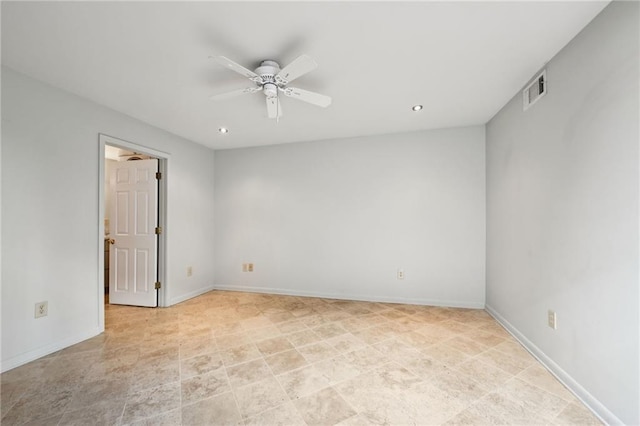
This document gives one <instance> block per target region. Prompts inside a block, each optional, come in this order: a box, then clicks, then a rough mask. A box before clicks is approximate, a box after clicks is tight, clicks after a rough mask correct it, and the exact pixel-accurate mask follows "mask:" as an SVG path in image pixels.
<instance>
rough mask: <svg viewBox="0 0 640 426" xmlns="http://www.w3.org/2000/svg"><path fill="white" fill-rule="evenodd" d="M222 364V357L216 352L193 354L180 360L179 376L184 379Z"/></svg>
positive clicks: (212, 369)
mask: <svg viewBox="0 0 640 426" xmlns="http://www.w3.org/2000/svg"><path fill="white" fill-rule="evenodd" d="M222 365H223V364H222V358H221V357H220V354H217V353H213V354H207V355H198V356H194V357H193V358H188V359H184V360H182V361H181V362H180V377H181V378H182V379H183V380H184V379H186V378H189V377H193V376H198V375H200V374H205V373H208V372H210V371H214V370H217V369H218V368H220V367H222Z"/></svg>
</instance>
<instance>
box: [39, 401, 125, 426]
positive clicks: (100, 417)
mask: <svg viewBox="0 0 640 426" xmlns="http://www.w3.org/2000/svg"><path fill="white" fill-rule="evenodd" d="M124 406H125V400H124V399H113V400H112V399H105V400H104V401H101V402H99V403H94V404H92V405H90V406H87V407H75V408H73V409H71V408H70V409H68V410H67V411H66V412H65V413H64V415H63V416H62V418H61V419H60V420H59V422H60V424H61V425H65V426H71V425H77V426H85V425H88V424H105V425H109V424H117V423H118V420H119V419H120V417H121V416H122V411H123V409H124ZM43 424H47V423H46V422H45V423H43ZM49 424H50V423H49Z"/></svg>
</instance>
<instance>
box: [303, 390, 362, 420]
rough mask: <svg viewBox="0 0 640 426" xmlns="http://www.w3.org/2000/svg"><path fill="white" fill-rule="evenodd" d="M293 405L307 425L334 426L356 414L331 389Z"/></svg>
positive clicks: (304, 398)
mask: <svg viewBox="0 0 640 426" xmlns="http://www.w3.org/2000/svg"><path fill="white" fill-rule="evenodd" d="M294 405H295V406H296V408H297V409H298V411H299V412H300V414H301V415H302V418H303V419H304V421H305V422H306V423H307V424H308V425H334V424H336V423H339V422H341V421H343V420H346V419H348V418H349V417H353V416H355V415H356V414H358V413H356V411H355V410H354V409H353V408H351V406H350V405H349V404H348V403H347V402H346V401H345V400H344V399H342V397H341V396H340V395H339V394H338V393H337V392H336V391H335V390H334V389H332V388H327V389H323V390H321V391H319V392H317V393H315V394H312V395H309V396H306V397H303V398H300V399H299V400H297V401H294Z"/></svg>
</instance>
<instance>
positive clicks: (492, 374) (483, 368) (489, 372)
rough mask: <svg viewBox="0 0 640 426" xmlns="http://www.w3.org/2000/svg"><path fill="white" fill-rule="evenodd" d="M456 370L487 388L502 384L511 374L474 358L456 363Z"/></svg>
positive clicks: (490, 388) (491, 388) (492, 388)
mask: <svg viewBox="0 0 640 426" xmlns="http://www.w3.org/2000/svg"><path fill="white" fill-rule="evenodd" d="M455 370H456V371H459V372H461V373H464V374H466V375H467V376H469V377H471V378H472V379H473V380H475V381H476V382H478V383H480V384H481V385H483V386H484V387H485V388H487V389H489V390H494V389H495V388H497V387H499V386H502V385H503V384H504V383H506V382H507V380H509V379H511V378H512V377H513V376H512V375H511V374H509V373H507V372H505V371H503V370H501V369H499V368H496V367H492V366H490V365H488V364H486V363H484V362H482V361H480V360H478V359H476V358H472V359H470V360H468V361H465V362H463V363H462V364H458V365H457V366H456V367H455Z"/></svg>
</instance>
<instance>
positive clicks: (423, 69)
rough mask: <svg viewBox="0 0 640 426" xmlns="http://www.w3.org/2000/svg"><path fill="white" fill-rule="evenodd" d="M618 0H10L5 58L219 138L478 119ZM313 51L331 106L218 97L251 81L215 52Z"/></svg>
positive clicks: (244, 139)
mask: <svg viewBox="0 0 640 426" xmlns="http://www.w3.org/2000/svg"><path fill="white" fill-rule="evenodd" d="M606 4H607V2H599V1H597V2H596V1H588V2H576V1H571V2H481V1H476V2H391V1H390V2H256V3H251V2H6V1H4V2H2V63H3V65H6V66H8V67H10V68H13V69H14V70H16V71H19V72H22V73H24V74H26V75H29V76H31V77H34V78H36V79H39V80H42V81H45V82H47V83H49V84H52V85H54V86H57V87H60V88H62V89H65V90H68V91H70V92H73V93H76V94H78V95H80V96H83V97H85V98H88V99H91V100H93V101H95V102H97V103H100V104H103V105H106V106H108V107H111V108H113V109H115V110H118V111H121V112H123V113H125V114H128V115H130V116H132V117H136V118H138V119H140V120H142V121H144V122H147V123H149V124H152V125H154V126H157V127H160V128H162V129H165V130H168V131H170V132H172V133H175V134H177V135H180V136H182V137H185V138H187V139H190V140H192V141H195V142H198V143H201V144H203V145H205V146H208V147H212V148H216V149H220V148H234V147H246V146H258V145H267V144H274V143H284V142H296V141H308V140H318V139H328V138H342V137H351V136H361V135H370V134H383V133H395V132H405V131H413V130H420V129H432V128H443V127H454V126H467V125H477V124H484V123H486V122H487V121H488V120H489V119H490V118H491V117H492V116H493V115H494V114H495V113H496V112H498V110H499V109H500V108H502V106H504V104H505V103H506V102H507V101H508V100H509V99H510V98H511V97H512V96H513V95H514V94H515V93H516V92H517V91H518V90H520V89H521V88H522V87H523V86H524V84H525V83H527V81H528V80H529V79H530V78H532V77H533V75H534V73H535V72H536V71H537V70H539V69H540V68H541V67H542V66H543V65H544V64H545V63H546V62H547V61H548V60H549V59H551V58H552V57H553V56H554V55H555V54H556V53H557V52H558V51H559V50H560V49H561V48H562V47H563V46H565V45H566V44H567V43H568V42H569V41H570V40H571V39H572V38H573V37H574V36H575V35H576V34H577V33H578V32H579V31H580V30H581V29H582V28H584V26H585V25H586V24H587V23H588V22H589V21H590V20H591V19H593V18H594V17H595V15H597V14H598V13H599V12H600V11H601V10H602V9H603V8H604V7H605V6H606ZM302 53H307V54H308V55H310V56H311V57H313V58H314V59H315V60H316V61H317V62H318V64H319V67H318V68H317V69H316V70H315V71H313V72H311V73H309V74H307V75H305V76H303V77H301V78H299V79H298V80H296V81H295V84H292V85H294V86H296V87H300V88H304V89H308V90H313V91H317V92H320V93H324V94H327V95H329V96H331V97H332V98H333V104H332V105H331V106H330V107H329V108H326V109H322V108H319V107H315V106H313V105H309V104H306V103H303V102H300V101H297V100H294V99H291V98H285V99H283V100H282V109H283V111H284V117H283V118H282V119H281V120H280V122H279V123H276V121H275V120H270V119H268V118H267V116H266V107H265V100H264V95H262V94H261V93H255V94H248V95H244V96H241V97H238V98H234V99H230V100H226V101H218V102H214V101H211V100H209V96H210V95H212V94H217V93H222V92H225V91H229V90H233V89H239V88H243V87H248V86H249V85H250V84H247V83H248V81H247V80H246V79H245V78H244V77H242V76H241V75H239V74H236V73H234V72H232V71H230V70H227V69H225V68H223V67H222V66H220V65H218V64H217V63H216V62H214V61H212V60H211V59H209V56H211V55H223V56H227V57H229V58H231V59H233V60H235V61H236V62H238V63H240V64H243V65H244V66H246V67H247V68H250V69H253V68H255V67H256V66H257V65H258V64H259V63H260V61H261V60H264V59H273V60H276V61H278V62H279V63H280V64H281V66H284V65H286V64H288V63H289V62H291V61H292V60H293V59H295V58H296V57H297V56H299V55H300V54H302ZM548 79H549V81H550V86H549V87H550V88H551V90H552V87H553V86H552V84H553V83H552V82H553V75H552V74H550V75H548ZM414 104H423V105H424V109H423V110H422V111H421V112H419V113H415V112H412V111H411V109H410V107H411V106H412V105H414ZM220 126H225V127H228V128H229V129H230V130H231V131H230V133H229V134H227V135H220V134H218V133H217V129H218V127H220Z"/></svg>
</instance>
